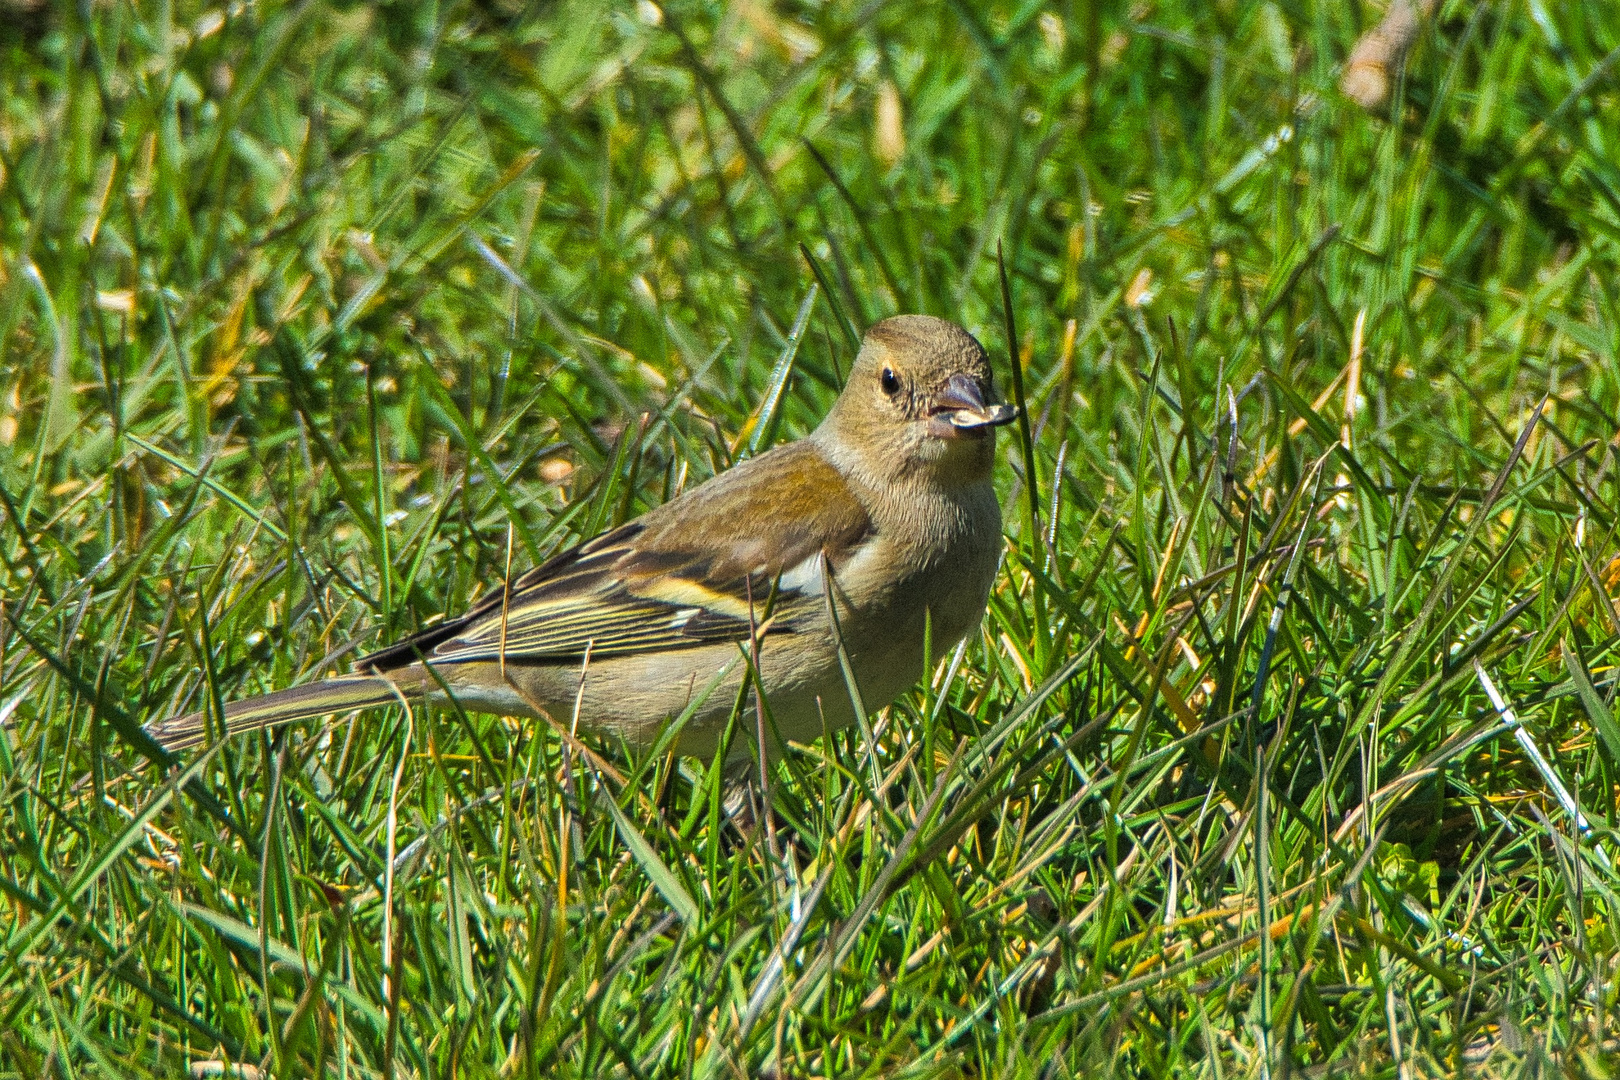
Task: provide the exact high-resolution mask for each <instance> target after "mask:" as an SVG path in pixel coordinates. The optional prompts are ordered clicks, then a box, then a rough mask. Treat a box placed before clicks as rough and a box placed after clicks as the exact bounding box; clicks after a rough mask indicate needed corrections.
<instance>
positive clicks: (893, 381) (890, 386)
mask: <svg viewBox="0 0 1620 1080" xmlns="http://www.w3.org/2000/svg"><path fill="white" fill-rule="evenodd" d="M878 381H879V383H880V384H881V385H882V387H883V392H884V393H885V394H888V395H889V396H890V397H893V396H894V395H896V394H898V393H899V392H900V376H898V375H896V374H895V373H894V371H893V369H892V368H884V369H883V374H882V375H880V376H878Z"/></svg>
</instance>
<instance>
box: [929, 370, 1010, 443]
mask: <svg viewBox="0 0 1620 1080" xmlns="http://www.w3.org/2000/svg"><path fill="white" fill-rule="evenodd" d="M928 415H929V419H930V420H931V421H933V423H931V424H930V427H933V428H935V429H937V430H938V433H939V434H941V435H955V434H958V433H960V434H963V435H966V434H970V433H972V434H978V433H980V432H982V431H983V430H984V429H985V428H993V427H1000V426H1001V425H1002V424H1010V423H1012V421H1013V418H1014V417H1016V416H1017V415H1018V409H1017V408H1015V407H1014V406H1012V405H1004V404H1000V403H996V404H987V403H986V402H985V400H984V391H982V390H980V389H979V384H978V381H977V380H975V379H972V378H970V377H969V376H967V375H952V376H951V378H950V381H949V382H947V383H946V384H945V387H944V389H942V390H940V391H939V393H937V394H935V395H934V401H933V404H932V406H931V407H930V408H929V410H928Z"/></svg>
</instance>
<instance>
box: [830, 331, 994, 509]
mask: <svg viewBox="0 0 1620 1080" xmlns="http://www.w3.org/2000/svg"><path fill="white" fill-rule="evenodd" d="M1017 415H1018V411H1017V409H1015V408H1014V407H1013V406H1011V405H1006V404H1002V403H1000V402H998V401H997V400H996V393H995V385H994V380H993V378H992V374H991V370H990V358H989V357H988V356H987V355H985V351H984V349H983V347H982V346H980V345H979V343H978V342H977V341H976V340H974V338H973V335H972V334H969V333H968V332H967V331H966V330H963V329H962V328H961V327H959V326H957V325H956V324H955V323H950V322H946V321H945V320H944V319H936V318H934V317H933V316H931V315H897V316H895V317H894V318H892V319H884V320H883V321H882V322H879V323H876V324H874V325H873V326H872V327H871V328H870V329H869V330H867V332H866V338H865V340H864V341H862V343H861V351H860V354H859V355H858V356H857V357H856V358H855V365H854V367H853V368H852V369H851V370H850V373H849V381H848V382H847V383H846V384H845V386H844V392H843V393H842V394H841V395H839V398H838V403H837V404H836V405H835V406H834V407H833V410H832V412H830V413H829V414H828V416H827V420H826V423H825V424H824V425H823V428H824V430H826V432H827V433H828V434H830V435H831V436H832V438H833V439H834V440H835V441H836V442H838V443H839V444H841V445H842V446H843V447H844V448H845V449H846V450H851V451H853V452H854V453H855V454H856V455H858V457H859V458H860V459H861V464H862V465H863V466H864V467H865V468H866V469H867V470H870V472H872V473H888V474H890V475H898V474H901V473H911V472H915V471H918V470H923V471H926V472H929V473H932V474H933V476H934V478H936V479H938V480H941V481H946V482H959V483H960V482H967V483H972V482H976V481H979V480H983V479H985V478H987V477H988V476H989V475H990V470H991V467H992V465H993V464H994V458H995V441H996V437H995V429H996V428H997V427H999V426H1001V425H1002V424H1006V423H1008V422H1010V421H1011V420H1012V419H1013V418H1014V417H1016V416H1017Z"/></svg>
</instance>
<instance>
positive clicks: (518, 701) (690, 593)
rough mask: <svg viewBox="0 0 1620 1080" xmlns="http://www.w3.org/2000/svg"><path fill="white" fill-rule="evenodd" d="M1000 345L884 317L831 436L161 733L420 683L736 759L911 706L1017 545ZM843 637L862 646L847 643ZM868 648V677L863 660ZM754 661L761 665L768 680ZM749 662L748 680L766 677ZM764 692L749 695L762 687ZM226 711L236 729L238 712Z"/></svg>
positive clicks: (444, 696) (393, 695)
mask: <svg viewBox="0 0 1620 1080" xmlns="http://www.w3.org/2000/svg"><path fill="white" fill-rule="evenodd" d="M1016 415H1017V409H1016V408H1015V407H1014V406H1012V405H1009V404H1006V403H1003V402H1000V401H998V400H997V398H996V394H995V389H994V379H993V372H992V367H991V363H990V359H989V356H988V355H987V354H986V352H985V350H984V348H983V347H982V346H981V345H980V344H979V342H978V341H977V340H976V339H975V338H974V337H973V336H972V335H971V334H970V333H968V332H967V331H966V330H964V329H962V328H961V327H960V326H957V325H956V324H954V323H952V322H949V321H947V320H944V319H939V318H935V317H932V316H927V315H897V316H894V317H891V318H887V319H884V320H882V321H880V322H877V323H874V324H873V325H872V326H871V327H870V328H868V330H867V332H866V334H865V335H864V337H863V339H862V343H861V347H860V349H859V352H858V354H857V356H856V359H855V362H854V363H853V365H852V366H851V369H850V374H849V378H848V380H847V381H846V383H845V385H844V388H843V390H842V391H841V392H840V394H839V396H838V397H837V399H836V400H835V401H834V403H833V405H832V407H831V408H830V409H829V410H828V412H827V414H826V416H825V417H824V419H823V420H822V422H821V424H820V425H818V426H817V427H816V428H815V430H814V431H812V432H811V433H810V434H809V435H807V436H805V437H803V438H801V439H798V440H796V441H793V442H788V443H784V444H782V445H780V446H777V447H775V448H773V449H771V450H768V451H766V452H765V453H762V454H759V455H757V456H755V457H751V458H748V459H746V460H744V461H742V462H740V463H738V464H736V465H734V466H733V467H731V468H730V469H727V470H725V471H723V472H721V473H719V474H718V475H716V476H714V477H713V478H711V479H709V480H707V481H705V482H703V483H701V484H698V485H696V486H694V487H692V488H690V489H688V490H687V491H685V492H683V493H681V494H679V495H677V496H676V497H674V498H672V499H670V500H669V501H668V502H666V503H664V504H662V505H660V506H657V507H655V508H653V509H650V510H648V511H647V512H646V513H644V514H642V515H641V516H640V517H637V518H635V519H633V520H631V521H629V522H626V523H625V524H623V525H620V526H618V527H616V528H613V529H611V530H609V531H607V532H605V533H603V534H601V535H599V536H596V537H593V538H591V539H589V540H586V541H584V542H583V543H580V544H578V545H577V546H574V547H572V548H569V549H567V550H564V551H562V552H561V553H559V554H557V555H555V556H553V557H551V558H549V559H547V560H545V561H544V562H542V563H541V564H540V565H538V566H536V567H534V568H533V569H531V570H529V571H528V572H527V573H524V574H522V575H521V576H519V577H518V578H516V580H513V581H509V582H508V583H506V584H505V585H503V586H500V587H497V588H496V589H494V590H493V591H491V592H490V593H488V594H487V595H485V596H484V597H483V598H482V599H481V600H479V601H478V602H477V603H476V604H474V605H473V606H472V607H471V608H470V609H469V610H467V611H466V613H465V614H463V615H461V616H459V617H456V618H451V619H447V620H444V621H442V622H439V623H437V624H434V625H430V626H429V627H428V628H426V629H424V630H421V631H419V632H418V633H416V634H414V635H412V636H410V637H407V638H405V639H403V640H401V641H399V642H397V643H395V644H392V645H389V646H387V647H385V648H383V649H381V650H380V651H378V652H375V653H372V654H370V655H369V656H365V657H363V658H361V659H359V660H358V661H357V662H356V663H355V665H354V671H353V673H352V674H347V675H338V676H334V677H330V678H326V679H323V680H320V681H316V682H311V683H306V684H303V685H297V686H292V687H289V688H287V689H282V690H277V691H274V692H272V693H268V694H264V695H262V696H259V697H252V698H247V699H243V700H238V701H234V702H231V703H228V704H226V705H225V706H224V709H223V717H222V718H220V717H218V714H215V715H214V716H210V714H209V713H207V712H205V711H197V712H192V713H189V714H187V715H182V716H177V717H172V718H169V719H166V720H162V721H160V722H157V723H155V724H153V725H150V726H149V727H148V728H147V731H148V733H149V734H150V735H152V736H153V737H154V738H155V739H156V740H157V741H158V742H159V743H160V744H161V745H162V746H163V747H164V748H165V749H167V750H170V751H182V750H186V749H191V748H195V747H197V746H200V745H202V744H204V743H208V742H211V741H212V740H214V739H216V738H222V737H229V736H234V735H237V734H240V733H243V732H247V731H255V730H260V729H265V728H271V727H278V726H280V725H283V724H287V723H291V722H294V721H300V720H310V719H317V718H320V717H323V716H327V715H331V714H338V713H349V712H351V711H354V710H360V709H366V708H371V707H377V706H384V705H389V704H395V703H400V702H409V701H412V700H423V699H426V700H430V701H435V702H439V703H446V702H448V701H450V699H454V702H455V703H456V704H458V705H459V706H461V707H462V708H464V709H467V710H469V711H478V712H487V713H495V714H500V715H506V716H514V717H517V716H523V717H536V718H542V719H549V720H551V721H552V722H553V723H555V724H560V725H563V726H564V727H565V728H566V729H569V730H573V731H576V732H580V733H588V734H593V735H598V736H607V737H608V738H609V739H610V740H611V739H613V738H617V739H619V740H622V742H623V744H624V745H625V746H626V747H628V748H630V749H632V750H645V749H646V748H648V747H650V746H653V745H655V744H656V743H657V742H658V741H659V739H660V737H661V736H663V735H664V733H665V728H666V725H668V724H670V722H671V721H672V720H675V719H677V718H679V720H680V722H681V726H680V727H679V729H678V731H677V732H676V733H675V734H674V736H673V738H672V739H670V740H668V741H666V745H671V744H672V745H673V748H674V749H675V750H676V752H678V753H680V754H683V755H690V756H695V757H700V758H712V757H713V756H714V755H715V754H716V753H717V751H718V748H719V744H720V741H721V739H722V737H723V736H724V734H725V731H726V730H727V727H728V725H729V723H730V722H731V717H732V714H733V712H734V711H735V710H736V709H737V707H738V704H739V702H741V703H743V704H744V706H745V707H746V708H747V709H748V712H747V713H746V714H744V715H745V716H748V717H753V716H754V715H755V706H754V698H753V696H752V695H753V694H754V693H755V692H757V690H758V689H762V690H763V701H762V702H760V703H759V704H761V705H762V706H763V708H762V709H761V710H759V715H760V716H762V717H763V716H767V715H768V717H769V719H770V721H771V723H770V725H769V726H768V727H767V726H766V725H763V724H762V725H759V728H758V729H756V727H755V725H754V724H753V723H751V722H750V723H746V724H742V725H740V727H741V728H742V729H743V730H746V731H747V737H746V738H744V739H740V740H739V739H735V738H733V739H732V740H731V742H730V743H728V744H727V745H728V747H729V756H728V758H727V765H728V766H735V765H737V764H739V763H744V762H746V761H748V760H750V759H751V758H753V757H754V756H756V755H757V754H758V753H759V749H758V744H757V739H758V735H759V732H760V731H761V730H763V731H765V738H766V740H767V742H768V743H769V745H768V746H767V748H766V753H767V754H768V755H769V756H772V757H774V756H775V755H777V754H779V753H781V752H782V750H783V749H784V746H783V744H784V743H786V742H793V741H798V742H803V743H808V742H811V741H813V740H814V739H815V738H816V737H818V736H820V735H821V734H822V733H823V732H824V731H830V730H836V729H839V728H841V727H844V726H846V725H848V724H850V723H852V722H854V720H855V704H854V702H853V701H852V698H853V697H854V696H855V695H852V694H851V692H850V687H849V681H850V680H851V679H852V680H853V682H854V684H855V689H856V691H857V693H858V697H859V701H860V703H861V706H862V707H863V708H864V709H866V710H868V711H871V710H876V709H879V708H882V707H883V706H885V705H888V704H890V703H891V702H893V701H894V699H895V698H897V697H899V696H900V695H901V694H902V693H904V692H905V691H906V690H907V689H908V688H910V687H911V686H913V685H915V684H916V682H917V681H918V679H919V677H920V676H921V675H922V674H923V673H924V670H923V669H924V664H925V662H926V661H925V656H924V653H925V652H926V651H930V650H931V651H932V653H933V655H934V656H943V655H946V654H947V652H948V651H949V650H951V649H954V648H955V647H956V646H957V645H958V644H959V643H960V642H961V641H963V640H964V639H965V638H967V636H968V635H970V634H972V633H973V632H974V631H975V630H976V629H977V628H978V626H979V624H980V622H981V621H982V620H983V617H984V612H985V607H986V604H987V602H988V597H989V593H990V589H991V586H992V584H993V582H994V578H995V575H996V573H997V570H998V567H999V565H1000V558H1001V550H1002V533H1001V506H1000V503H999V501H998V499H997V496H996V491H995V487H994V484H993V475H992V474H993V471H994V464H995V444H996V438H995V430H996V428H997V427H999V426H1001V425H1004V424H1006V423H1008V422H1010V421H1011V420H1013V419H1014V418H1015V417H1016ZM840 653H842V655H840ZM846 664H847V667H848V674H846V671H845V666H846ZM751 673H752V674H751ZM745 679H747V680H748V682H747V683H746V684H745ZM745 695H747V696H745ZM221 719H222V721H223V722H222V723H221Z"/></svg>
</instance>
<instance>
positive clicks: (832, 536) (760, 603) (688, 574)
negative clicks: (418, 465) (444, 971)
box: [360, 442, 872, 671]
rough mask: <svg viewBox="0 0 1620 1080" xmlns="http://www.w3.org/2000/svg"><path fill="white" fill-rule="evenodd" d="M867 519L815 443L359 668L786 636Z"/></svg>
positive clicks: (658, 512) (517, 661) (524, 580)
mask: <svg viewBox="0 0 1620 1080" xmlns="http://www.w3.org/2000/svg"><path fill="white" fill-rule="evenodd" d="M871 534H872V524H871V521H870V519H869V518H868V517H867V514H866V512H865V510H864V508H863V507H862V506H861V504H860V502H859V501H858V500H857V499H856V498H855V497H854V495H853V494H852V493H851V492H850V490H849V488H848V486H847V485H846V484H845V482H844V480H843V477H842V476H841V475H840V474H839V473H838V471H837V470H836V469H834V468H833V467H832V466H831V465H829V464H828V463H827V462H826V460H825V459H824V458H822V457H821V455H820V452H819V451H818V450H817V449H816V448H815V447H814V445H813V444H808V443H803V442H800V443H793V444H790V445H788V446H784V447H780V448H778V449H776V450H773V451H771V452H770V453H768V454H764V455H762V456H760V457H758V458H755V459H753V460H751V461H747V462H744V463H743V464H741V465H739V466H737V467H735V468H733V469H731V470H730V471H728V472H726V473H724V474H722V475H721V476H719V477H717V478H716V479H714V480H712V481H710V482H709V483H707V484H703V485H701V486H700V487H698V488H695V489H693V490H692V491H690V492H688V493H687V494H685V495H683V496H681V497H680V498H677V499H675V500H673V501H671V502H669V503H667V504H665V505H664V506H661V507H659V508H657V509H655V510H652V511H649V512H648V513H647V514H645V515H644V516H642V517H641V518H639V519H637V520H636V521H633V522H630V523H629V524H627V525H624V526H621V527H620V528H618V529H615V530H613V531H612V532H609V533H605V534H603V535H602V536H599V537H597V538H596V539H594V540H590V541H588V542H586V543H584V544H582V545H580V546H579V547H576V548H573V549H571V550H569V551H566V552H563V553H562V554H560V555H558V556H556V557H554V558H552V559H550V560H549V561H547V562H545V563H543V564H542V565H540V566H538V567H536V568H535V569H533V570H531V571H529V572H528V573H527V574H525V575H523V576H522V577H520V578H519V579H518V580H517V581H515V582H513V583H512V585H511V587H510V589H509V590H496V591H495V592H493V593H491V594H489V595H488V596H486V597H484V598H483V599H482V600H481V601H479V603H478V604H477V605H476V606H474V607H473V609H472V610H471V611H469V612H468V613H467V614H466V615H464V616H462V617H461V618H458V619H455V620H452V621H450V622H447V623H444V624H441V625H439V626H435V627H431V628H429V629H428V630H425V631H423V632H422V633H420V634H417V635H416V636H414V637H411V638H408V639H406V640H404V641H401V642H399V643H397V644H395V645H392V646H390V647H389V648H387V649H384V650H382V651H381V652H378V653H374V654H372V655H371V656H369V657H366V658H365V659H364V660H362V661H361V665H360V666H361V667H362V669H363V670H370V671H387V670H389V669H392V668H397V667H400V666H403V665H405V664H409V663H412V662H414V661H416V660H418V659H423V660H427V661H428V662H430V663H432V664H461V663H475V662H488V661H497V660H499V659H500V658H501V657H502V655H503V653H504V656H505V662H506V663H508V664H514V665H524V664H577V663H579V662H580V660H581V658H582V657H583V656H584V655H585V652H586V650H587V649H589V650H590V654H591V656H592V657H593V658H598V659H601V658H606V657H610V656H625V655H632V654H636V653H643V652H660V651H667V650H671V649H683V648H691V647H694V646H699V645H706V644H712V643H715V642H724V641H744V640H747V638H748V637H749V635H750V634H751V633H752V632H753V630H754V628H756V627H760V626H761V624H764V623H765V622H766V620H767V614H769V616H770V618H769V624H768V627H766V630H767V632H770V633H783V632H786V633H791V632H794V630H795V629H798V628H800V627H801V626H802V623H803V621H804V619H806V618H814V617H816V616H817V615H819V612H820V611H821V610H823V601H822V600H821V599H820V593H821V589H822V582H823V566H824V565H829V564H830V565H831V566H832V567H834V568H836V567H838V566H839V565H840V564H841V563H842V562H843V561H844V560H845V559H847V558H848V557H849V556H850V555H851V554H853V552H854V551H855V550H857V549H858V548H859V547H860V545H861V544H863V543H865V542H866V541H867V540H868V539H870V537H871Z"/></svg>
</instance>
